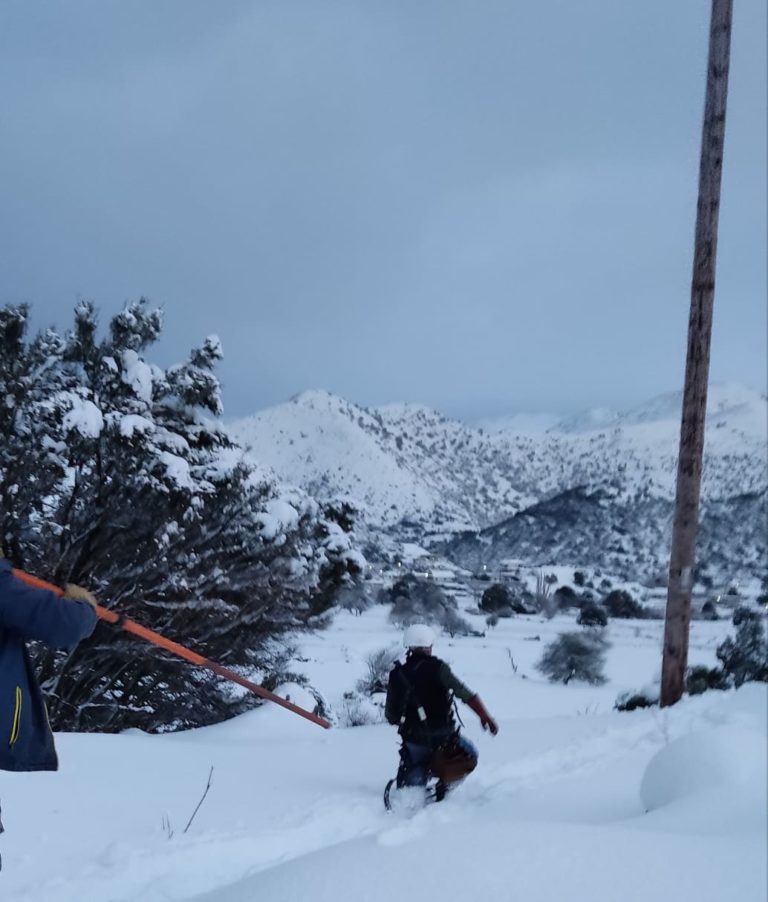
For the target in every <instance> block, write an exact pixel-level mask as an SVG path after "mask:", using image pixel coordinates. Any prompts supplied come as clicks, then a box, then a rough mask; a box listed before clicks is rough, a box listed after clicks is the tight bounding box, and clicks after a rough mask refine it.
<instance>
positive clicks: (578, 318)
mask: <svg viewBox="0 0 768 902" xmlns="http://www.w3.org/2000/svg"><path fill="white" fill-rule="evenodd" d="M735 6H736V10H735V19H734V35H733V44H732V62H731V83H730V94H729V100H728V117H727V126H726V147H725V171H724V181H723V200H722V209H721V218H720V247H719V255H718V273H717V296H716V301H715V325H714V336H713V357H712V372H711V375H712V378H713V379H714V380H718V381H738V382H742V383H745V384H748V385H751V386H753V387H756V388H761V389H764V388H765V381H766V339H767V332H768V326H767V325H766V173H765V169H766V10H765V0H737V2H736V4H735ZM708 25H709V2H708V0H675V2H670V0H643V2H637V0H634V2H630V0H579V2H574V0H559V2H556V0H537V2H534V3H523V2H512V0H466V2H456V0H346V2H345V0H306V2H299V0H269V2H261V0H253V2H241V0H228V2H226V3H221V2H216V0H205V2H198V0H119V2H111V0H61V2H38V0H2V2H1V3H0V83H1V84H2V85H3V90H2V93H1V94H0V118H1V121H0V134H2V139H0V304H2V303H18V302H21V301H26V302H29V303H31V304H32V305H33V312H34V323H35V325H36V326H42V325H49V324H56V325H58V326H61V327H65V326H67V325H68V323H69V322H70V320H71V310H72V308H73V306H74V304H75V303H76V301H77V300H78V299H79V298H90V299H93V300H94V301H95V302H96V303H97V304H98V306H99V307H100V308H101V310H102V317H103V319H105V320H106V319H107V318H108V316H109V315H110V314H112V313H114V312H116V311H117V310H118V309H120V307H121V306H122V305H123V303H124V302H125V301H126V300H129V299H135V298H138V297H139V296H141V295H145V296H146V297H148V298H149V299H150V300H151V301H153V302H154V303H156V304H158V305H161V306H162V307H164V309H165V313H166V332H165V335H164V338H163V341H162V344H161V346H160V347H159V349H158V350H157V352H156V353H155V354H154V358H155V359H156V360H157V361H158V362H160V363H172V362H175V361H176V360H177V359H180V358H182V357H184V356H185V355H186V353H187V351H188V349H189V348H190V347H191V346H192V345H193V344H195V343H196V342H199V341H200V340H201V339H202V338H204V337H205V336H206V335H207V334H209V333H217V334H218V335H220V336H221V339H222V342H223V345H224V352H225V357H226V359H225V362H224V364H223V366H222V369H221V376H222V379H223V381H224V385H225V393H224V399H225V405H226V408H227V413H228V414H230V415H235V414H245V413H249V412H251V411H253V410H255V409H257V408H260V407H264V406H266V405H270V404H274V403H278V402H280V401H282V400H285V399H286V398H288V397H289V396H290V395H292V394H294V393H296V392H299V391H302V390H304V389H308V388H326V389H328V390H330V391H333V392H336V393H338V394H340V395H343V396H345V397H347V398H349V399H351V400H354V401H358V402H361V403H364V404H376V403H381V402H385V401H391V400H412V401H421V402H425V403H428V404H430V405H433V406H435V407H437V408H439V409H441V410H443V411H445V412H447V413H450V414H454V415H459V416H464V417H473V416H488V415H493V414H497V413H509V412H518V411H532V410H548V411H553V412H567V411H570V410H574V409H577V408H581V407H585V406H594V405H629V404H632V403H634V402H636V401H640V400H643V399H646V398H649V397H651V396H652V395H654V394H656V393H658V392H661V391H667V390H673V389H678V388H680V387H681V385H682V378H683V368H684V353H685V344H686V335H685V333H686V328H687V314H688V305H689V299H690V273H691V259H692V245H693V228H694V218H695V204H696V187H697V175H698V155H699V141H700V133H701V117H702V110H703V101H704V82H705V63H706V53H707V38H708Z"/></svg>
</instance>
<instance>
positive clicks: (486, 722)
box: [467, 695, 499, 736]
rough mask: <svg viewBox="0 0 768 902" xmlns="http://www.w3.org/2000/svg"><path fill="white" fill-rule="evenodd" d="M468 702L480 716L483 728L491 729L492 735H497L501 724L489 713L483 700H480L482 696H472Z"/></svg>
mask: <svg viewBox="0 0 768 902" xmlns="http://www.w3.org/2000/svg"><path fill="white" fill-rule="evenodd" d="M467 704H468V705H469V707H470V708H471V709H472V710H473V711H474V712H475V714H477V716H478V717H479V718H480V725H481V726H482V728H483V729H484V730H490V731H491V735H492V736H495V735H496V734H497V733H498V732H499V725H498V724H497V723H496V721H495V720H494V719H493V718H492V717H491V715H490V714H489V713H488V711H487V710H486V707H485V705H484V704H483V703H482V701H480V696H479V695H473V696H472V698H471V699H470V700H469V701H468V702H467Z"/></svg>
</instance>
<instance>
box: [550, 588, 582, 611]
mask: <svg viewBox="0 0 768 902" xmlns="http://www.w3.org/2000/svg"><path fill="white" fill-rule="evenodd" d="M554 598H555V601H557V604H558V607H559V608H560V610H561V611H566V610H568V608H571V607H575V606H576V605H577V603H578V595H577V594H576V592H574V590H573V589H572V588H571V587H570V586H560V588H559V589H557V591H556V592H555V595H554Z"/></svg>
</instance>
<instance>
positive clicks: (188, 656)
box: [13, 569, 331, 730]
mask: <svg viewBox="0 0 768 902" xmlns="http://www.w3.org/2000/svg"><path fill="white" fill-rule="evenodd" d="M13 575H14V576H15V577H16V578H17V579H20V580H22V581H23V582H25V583H26V584H27V585H28V586H32V587H33V588H35V589H47V590H48V591H49V592H55V593H56V595H59V596H62V595H63V594H64V590H63V589H60V588H59V587H58V586H55V585H53V583H48V582H46V581H45V580H43V579H38V577H36V576H32V575H31V574H30V573H25V572H24V571H23V570H16V569H14V570H13ZM96 614H97V615H98V617H99V619H100V620H103V621H105V622H106V623H111V624H112V625H113V626H119V627H120V629H124V630H125V631H126V632H127V633H132V634H133V635H134V636H138V637H139V638H140V639H144V640H145V641H147V642H151V643H152V644H153V645H158V646H160V648H164V649H166V651H170V652H171V653H172V654H174V655H177V656H178V657H179V658H183V659H184V660H185V661H189V662H190V663H191V664H197V665H198V666H199V667H205V668H207V669H208V670H211V671H213V673H215V674H218V675H219V676H220V677H224V679H225V680H230V681H231V682H233V683H237V684H238V685H240V686H243V687H245V688H246V689H248V690H249V691H251V692H253V693H254V695H258V696H259V697H260V698H265V699H267V700H268V701H270V702H274V703H275V704H276V705H280V707H281V708H286V709H287V710H288V711H293V713H294V714H298V715H299V717H304V718H306V720H311V721H312V723H316V724H317V725H318V726H321V727H324V728H325V729H326V730H328V729H330V727H331V724H330V723H329V722H328V721H327V720H325V718H323V717H318V715H317V714H313V713H312V712H311V711H307V710H306V709H305V708H300V707H299V706H298V705H294V704H293V702H289V701H286V699H284V698H280V696H279V695H275V694H274V692H270V691H269V689H265V688H264V687H263V686H259V684H258V683H252V682H251V681H250V680H246V679H245V677H241V676H240V674H238V673H235V671H234V670H230V669H229V668H228V667H224V666H223V665H222V664H217V663H216V662H215V661H211V660H209V659H208V658H204V657H203V656H202V655H199V654H197V652H194V651H192V650H191V649H189V648H186V646H184V645H179V643H178V642H173V641H172V640H171V639H166V638H165V636H161V635H160V633H156V632H155V631H154V630H150V629H147V627H146V626H142V625H141V624H140V623H136V621H135V620H129V619H128V618H127V617H121V616H120V615H119V614H116V613H115V612H114V611H110V610H109V609H108V608H104V607H102V606H101V605H100V604H97V605H96Z"/></svg>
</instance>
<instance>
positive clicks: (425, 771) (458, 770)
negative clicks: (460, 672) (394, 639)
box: [385, 623, 499, 801]
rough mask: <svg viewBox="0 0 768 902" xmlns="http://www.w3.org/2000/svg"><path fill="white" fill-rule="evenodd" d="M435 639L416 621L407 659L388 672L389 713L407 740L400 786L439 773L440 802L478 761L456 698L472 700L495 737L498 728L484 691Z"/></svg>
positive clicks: (405, 638)
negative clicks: (454, 666)
mask: <svg viewBox="0 0 768 902" xmlns="http://www.w3.org/2000/svg"><path fill="white" fill-rule="evenodd" d="M434 642H435V635H434V633H433V631H432V629H431V628H430V627H428V626H426V625H425V624H422V623H418V624H413V625H412V626H409V627H408V629H407V630H406V631H405V635H404V636H403V645H404V646H405V648H406V660H405V664H400V663H399V662H398V663H396V664H395V666H394V667H393V668H392V672H391V673H390V675H389V684H388V687H387V701H386V707H385V715H386V718H387V721H388V722H389V723H390V724H392V725H393V726H395V725H396V726H397V727H398V732H399V734H400V737H401V739H402V745H401V748H400V767H399V769H398V772H397V779H396V782H397V786H398V788H402V787H404V786H426V784H427V781H428V779H429V776H430V774H434V775H435V776H436V777H438V783H437V787H436V789H435V797H436V799H437V800H438V801H440V800H441V799H442V798H443V797H444V796H445V793H446V791H447V789H448V787H449V786H450V784H451V783H456V782H458V781H459V780H461V779H463V777H464V776H466V775H467V774H468V773H470V772H471V771H472V770H474V768H475V766H476V765H477V749H476V748H475V746H474V745H473V744H472V743H471V742H470V741H469V740H468V739H465V738H464V737H463V736H461V734H460V732H459V728H458V727H457V725H456V721H455V719H454V713H453V712H454V706H455V703H454V697H457V698H460V699H461V701H463V702H465V703H466V704H467V705H469V707H470V708H471V709H472V710H473V711H474V712H475V714H477V716H478V717H479V718H480V723H481V724H482V727H483V729H484V730H490V731H491V734H492V735H493V736H495V735H496V734H497V733H498V732H499V728H498V725H497V724H496V721H495V720H494V719H493V718H492V717H491V715H490V714H489V713H488V711H487V710H486V708H485V705H483V703H482V701H481V700H480V696H479V695H477V693H475V692H472V691H471V690H470V689H468V688H467V687H466V686H465V685H464V683H462V682H461V680H459V679H458V678H457V677H456V676H454V674H453V672H452V671H451V668H450V667H449V666H448V665H447V664H446V663H445V661H442V660H441V659H440V658H437V657H435V656H434V655H433V654H432V646H433V645H434Z"/></svg>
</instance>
